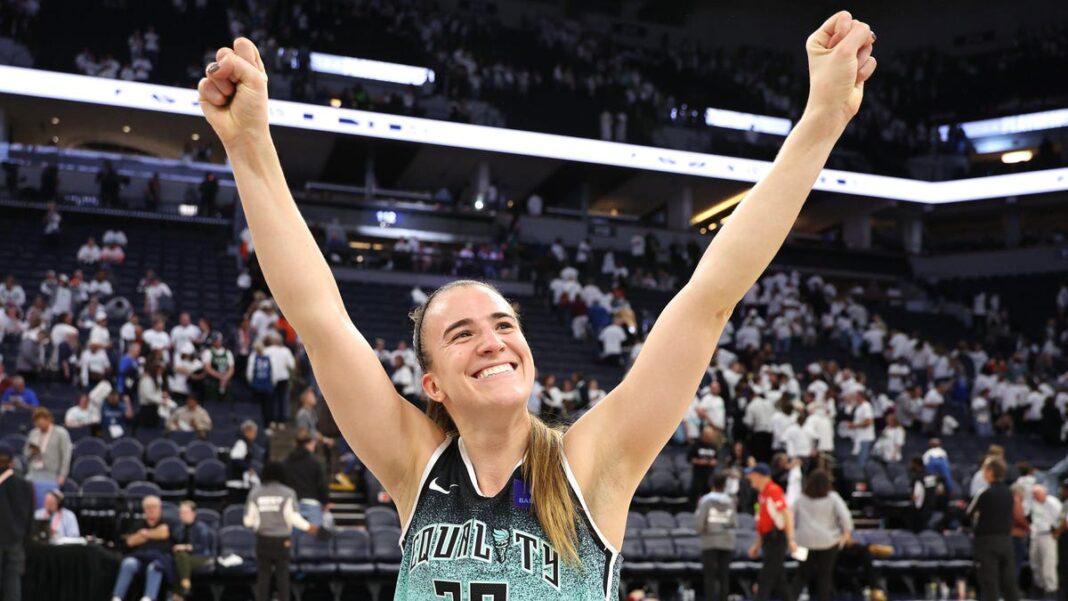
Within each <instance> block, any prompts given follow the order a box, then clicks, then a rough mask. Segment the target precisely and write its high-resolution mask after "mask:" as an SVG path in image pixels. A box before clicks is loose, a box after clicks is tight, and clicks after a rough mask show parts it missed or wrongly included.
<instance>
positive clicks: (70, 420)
mask: <svg viewBox="0 0 1068 601" xmlns="http://www.w3.org/2000/svg"><path fill="white" fill-rule="evenodd" d="M99 423H100V414H99V413H98V412H96V411H94V410H93V408H92V407H91V406H90V405H89V395H88V394H86V393H84V392H82V393H79V394H78V401H77V402H76V403H75V404H74V406H73V407H71V408H70V409H67V413H66V415H64V417H63V425H64V426H66V427H67V428H85V427H88V426H95V425H97V424H99Z"/></svg>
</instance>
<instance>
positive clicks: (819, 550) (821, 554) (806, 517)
mask: <svg viewBox="0 0 1068 601" xmlns="http://www.w3.org/2000/svg"><path fill="white" fill-rule="evenodd" d="M831 484H832V483H831V477H830V474H828V473H827V472H826V471H824V470H822V469H817V470H814V471H812V473H810V474H809V475H808V478H806V480H805V487H804V489H803V490H802V492H801V495H800V496H799V497H798V499H797V503H796V504H795V505H794V512H795V513H796V514H797V518H796V520H797V544H798V546H800V547H804V548H806V549H808V556H807V557H806V558H805V560H804V561H802V562H801V565H800V567H799V568H798V571H797V579H796V581H795V582H794V590H795V591H800V590H801V587H802V586H808V585H809V584H810V583H811V582H812V581H813V580H815V582H816V586H815V589H816V599H817V600H818V601H830V600H831V590H832V585H833V578H834V566H835V562H836V560H837V559H838V551H839V549H841V548H842V547H844V546H846V545H848V544H849V543H850V541H851V540H852V538H851V535H852V532H853V517H852V515H851V514H850V513H849V508H848V507H847V506H846V504H845V501H843V500H842V497H840V496H839V495H838V493H837V492H835V491H834V489H833V488H832V486H831Z"/></svg>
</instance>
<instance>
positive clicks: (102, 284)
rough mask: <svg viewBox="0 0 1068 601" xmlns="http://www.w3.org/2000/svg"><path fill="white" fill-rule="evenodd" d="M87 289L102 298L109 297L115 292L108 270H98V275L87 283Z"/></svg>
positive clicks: (91, 293)
mask: <svg viewBox="0 0 1068 601" xmlns="http://www.w3.org/2000/svg"><path fill="white" fill-rule="evenodd" d="M86 291H87V292H88V293H89V294H90V295H91V296H95V297H97V298H100V299H108V298H110V297H111V296H112V295H113V294H115V289H114V287H112V285H111V282H110V281H109V280H108V274H107V272H106V271H98V272H97V274H96V277H95V278H94V279H93V280H92V281H90V282H89V283H88V284H87V285H86Z"/></svg>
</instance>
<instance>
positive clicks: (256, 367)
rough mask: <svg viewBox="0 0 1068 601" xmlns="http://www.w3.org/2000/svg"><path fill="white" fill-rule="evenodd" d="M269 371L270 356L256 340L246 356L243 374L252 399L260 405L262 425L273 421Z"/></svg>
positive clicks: (272, 399) (272, 384)
mask: <svg viewBox="0 0 1068 601" xmlns="http://www.w3.org/2000/svg"><path fill="white" fill-rule="evenodd" d="M271 372H272V370H271V358H270V357H269V356H268V355H267V354H265V353H264V352H263V343H262V342H257V343H256V344H255V346H253V348H252V355H251V356H250V357H249V358H248V367H247V368H246V373H245V375H246V377H247V378H248V383H249V387H250V388H252V400H253V401H255V402H256V404H257V405H259V406H260V415H261V417H262V418H263V424H264V427H268V426H270V425H271V424H272V423H274V381H273V379H272V378H271V375H272V374H271Z"/></svg>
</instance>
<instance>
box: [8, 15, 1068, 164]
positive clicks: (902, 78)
mask: <svg viewBox="0 0 1068 601" xmlns="http://www.w3.org/2000/svg"><path fill="white" fill-rule="evenodd" d="M187 4H188V3H186V4H182V5H181V6H179V5H178V3H176V5H175V10H177V11H179V12H180V13H185V12H186V11H187V10H203V9H204V7H200V6H199V3H198V6H188V5H187ZM27 5H28V6H27ZM35 5H36V3H35V2H14V3H11V2H8V3H3V6H5V7H6V8H7V11H8V12H10V13H11V14H12V19H11V20H10V21H8V22H9V23H11V29H12V30H13V33H14V34H15V35H16V37H19V35H20V34H22V35H25V31H26V27H25V25H24V24H25V23H26V22H27V21H29V20H32V19H33V15H34V14H35V13H36V12H37V11H36V10H35V8H34V6H35ZM225 11H226V19H227V21H228V27H227V29H228V33H229V35H230V37H236V36H239V35H245V36H249V37H250V38H251V39H252V40H253V41H255V42H256V43H257V44H258V45H259V47H260V51H261V55H262V56H263V57H264V61H265V63H266V64H267V67H268V70H270V71H272V72H273V73H279V74H285V75H286V77H285V78H284V79H280V81H283V82H284V83H285V85H282V84H279V85H277V86H273V87H272V93H273V94H274V95H276V96H279V97H283V98H288V99H293V100H300V101H311V102H320V103H324V104H325V103H327V102H330V103H332V104H335V105H337V106H344V107H349V108H360V109H368V110H376V111H384V112H392V113H400V114H409V115H421V114H423V113H424V111H423V108H422V105H424V104H427V103H428V102H429V101H430V100H431V99H432V98H441V99H443V100H444V101H445V102H446V103H447V104H448V106H449V109H448V111H447V118H450V119H453V120H460V121H469V120H472V119H482V121H481V122H487V121H486V119H487V117H479V116H478V115H476V114H475V113H476V112H478V113H479V114H480V115H489V114H494V115H503V119H504V123H496V122H488V123H489V124H506V125H508V126H510V127H518V128H522V129H535V130H539V131H548V132H552V133H564V134H571V135H579V136H584V137H594V138H596V137H600V138H602V139H607V140H616V141H626V142H634V143H644V144H649V143H653V142H654V139H655V141H656V143H659V144H679V143H682V144H684V145H690V144H692V143H691V142H684V141H683V138H672V137H665V136H654V132H655V131H656V130H657V129H658V128H661V127H662V126H664V125H668V124H675V125H680V126H683V127H689V128H697V129H698V130H703V129H705V128H706V126H705V124H704V114H705V109H706V108H710V107H711V108H722V109H731V110H741V111H745V112H752V113H759V114H765V115H773V116H780V117H786V118H789V119H792V120H796V119H797V118H798V117H799V116H800V114H801V111H802V109H803V107H804V103H805V97H806V94H807V89H808V86H807V75H806V71H805V65H804V61H803V57H802V56H801V55H800V54H797V53H784V52H780V51H775V50H770V49H766V48H757V47H731V48H726V47H719V46H714V45H705V44H693V43H690V42H687V41H679V42H675V43H672V42H667V41H665V42H664V43H662V44H660V45H658V46H656V47H645V46H643V45H640V44H635V43H628V42H625V41H623V40H621V39H618V37H615V36H613V35H610V34H604V33H601V32H598V31H595V30H592V29H590V28H589V27H587V26H584V25H583V23H582V22H581V20H578V19H563V18H538V19H534V20H526V21H524V22H523V23H522V24H521V25H520V26H519V27H518V28H517V29H512V28H509V27H506V26H504V25H503V24H502V23H501V22H499V21H498V20H497V19H496V18H494V17H492V16H490V15H487V14H482V13H479V14H469V15H461V14H455V13H450V12H447V11H444V10H443V9H441V8H440V7H438V6H436V5H433V4H428V3H426V2H423V1H421V0H406V1H404V2H393V3H381V2H373V1H370V0H352V1H350V2H346V3H318V4H272V3H260V2H246V3H236V4H231V5H228V6H227V7H226V9H225ZM341 31H345V32H349V34H351V35H344V36H342V35H339V33H338V32H341ZM1066 37H1068V36H1065V25H1064V24H1061V23H1050V24H1047V25H1044V26H1037V27H1030V28H1025V29H1020V30H1019V31H1017V32H1014V33H1013V34H1012V36H1011V37H1010V38H1009V39H1006V40H1003V41H1001V42H1000V46H999V47H998V49H996V50H989V51H982V52H974V53H970V54H965V55H962V56H957V55H950V54H948V53H946V52H942V51H937V50H935V49H933V48H930V47H920V48H912V49H907V50H901V51H898V52H894V53H892V54H890V55H886V56H883V55H881V56H880V76H879V81H878V85H875V86H869V88H868V90H867V91H866V99H865V109H864V110H863V111H862V112H861V113H860V114H859V115H858V117H857V119H855V120H854V122H853V124H852V125H851V127H850V128H849V130H848V131H847V132H846V135H845V137H844V139H843V142H842V143H841V144H840V145H839V150H838V151H837V152H836V153H835V155H834V156H833V157H832V165H838V166H848V167H850V168H855V169H860V170H865V171H875V172H879V173H888V174H895V175H902V174H906V173H907V160H908V159H909V158H910V157H917V156H922V155H931V154H946V155H957V156H968V155H969V154H971V153H973V152H974V148H972V146H971V144H970V142H969V141H968V140H967V138H966V136H964V135H963V132H962V131H961V130H960V129H959V128H953V129H952V131H951V134H950V135H949V136H947V138H946V139H945V140H943V139H942V138H941V137H940V136H939V135H938V131H937V127H938V126H940V125H943V124H947V123H948V124H952V123H959V122H961V121H966V120H971V119H976V118H984V117H994V116H1001V115H1007V114H1019V113H1023V112H1029V111H1034V110H1041V109H1045V108H1059V107H1060V106H1061V105H1063V103H1064V101H1065V100H1066V99H1068V91H1066V90H1065V89H1063V87H1062V86H1061V84H1060V83H1059V82H1057V81H1051V80H1050V78H1048V77H1044V76H1043V75H1044V74H1045V73H1047V72H1049V70H1050V69H1051V68H1054V67H1055V66H1056V65H1058V64H1060V63H1061V62H1063V61H1064V59H1065V56H1066V54H1068V48H1066V47H1065V44H1064V39H1065V38H1066ZM161 47H162V44H161V41H160V35H159V34H158V33H157V31H156V28H155V27H153V24H152V23H148V22H145V23H139V24H137V25H136V26H135V27H134V28H133V31H131V32H129V35H128V39H127V44H126V50H125V52H124V53H123V55H122V56H120V57H116V56H113V55H111V54H106V53H104V52H94V51H93V50H92V49H91V48H85V49H83V50H82V51H81V52H79V53H78V55H77V56H76V57H74V59H73V62H72V65H73V66H74V68H75V69H76V70H77V71H79V72H82V73H86V74H90V75H97V76H103V77H114V78H121V79H128V80H133V81H154V82H160V83H178V82H179V81H181V84H182V85H190V86H192V85H195V82H196V81H197V80H198V79H199V78H200V77H201V76H202V72H203V68H204V65H205V64H207V63H209V62H211V61H213V60H214V55H215V49H214V48H205V49H204V52H203V53H202V55H201V54H198V55H197V56H186V57H181V58H180V59H176V60H177V62H178V63H183V64H186V65H188V67H187V69H186V72H185V73H183V74H181V75H176V74H174V73H159V74H157V73H156V71H157V70H156V69H154V66H155V65H156V63H158V61H159V56H160V55H161V53H163V52H168V51H170V52H173V51H171V50H169V47H167V48H164V49H163V50H161ZM311 51H320V52H333V53H337V54H342V55H347V56H356V57H362V58H372V59H379V60H390V61H394V62H400V63H405V64H415V65H420V66H425V67H429V68H431V69H433V70H434V72H435V74H436V77H435V80H434V81H433V82H432V83H428V84H426V85H425V86H424V87H423V89H416V88H413V87H410V86H407V87H406V86H398V87H390V86H376V85H364V84H363V83H356V84H353V85H352V86H351V87H349V88H348V89H345V90H344V91H342V92H340V93H339V92H337V91H336V88H328V87H321V86H317V83H316V79H317V78H316V77H315V76H314V74H312V73H311V72H310V71H309V68H308V62H309V61H308V56H309V53H310V52H311ZM171 62H172V63H173V62H175V60H172V61H171ZM979 73H982V74H983V77H977V76H976V74H979ZM977 99H978V101H977ZM486 103H488V104H489V105H492V107H493V108H494V110H492V111H486V110H484V109H479V110H478V111H476V105H480V104H486ZM547 107H558V108H559V109H560V110H547ZM536 108H540V109H541V110H535V109H536ZM758 138H759V136H756V135H755V134H751V133H747V134H746V135H745V136H743V137H742V138H741V139H738V138H730V137H729V136H728V137H723V136H714V137H711V138H709V139H710V140H711V142H710V144H711V146H708V145H706V144H705V143H704V142H702V143H701V146H700V147H699V148H687V149H693V150H702V149H703V150H713V151H715V152H731V153H737V154H741V155H743V156H753V157H754V158H762V157H763V156H765V155H768V154H769V153H773V152H774V148H775V147H777V146H778V143H777V142H775V143H760V142H759V140H758ZM685 139H690V138H685ZM728 139H730V141H728ZM1041 154H1042V156H1041V157H1040V158H1039V160H1035V161H1032V162H1031V163H1030V164H1023V165H1017V166H1016V167H1014V168H1015V169H1021V168H1022V169H1026V168H1048V167H1052V166H1056V165H1060V164H1063V160H1064V158H1063V149H1058V148H1056V146H1055V145H1053V144H1052V143H1049V144H1044V145H1043V151H1042V153H1041ZM987 168H992V167H984V169H987ZM965 174H967V171H963V172H962V171H958V172H956V173H954V175H956V176H959V175H965ZM972 175H975V173H972Z"/></svg>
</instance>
